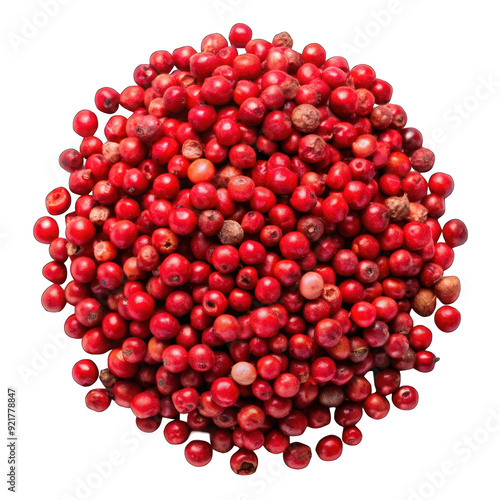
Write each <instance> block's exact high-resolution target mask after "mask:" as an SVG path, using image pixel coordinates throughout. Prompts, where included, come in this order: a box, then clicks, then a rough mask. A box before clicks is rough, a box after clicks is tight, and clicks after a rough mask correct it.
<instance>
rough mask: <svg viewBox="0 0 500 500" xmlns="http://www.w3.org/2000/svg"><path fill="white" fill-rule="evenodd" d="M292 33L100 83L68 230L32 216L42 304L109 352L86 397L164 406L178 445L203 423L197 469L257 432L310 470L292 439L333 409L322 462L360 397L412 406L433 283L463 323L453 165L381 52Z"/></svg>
mask: <svg viewBox="0 0 500 500" xmlns="http://www.w3.org/2000/svg"><path fill="white" fill-rule="evenodd" d="M292 45H293V42H292V39H291V37H290V35H288V34H287V33H280V34H279V35H276V36H275V37H274V39H273V41H272V43H270V42H268V41H265V40H260V39H252V31H251V29H250V28H249V27H248V26H246V25H244V24H237V25H235V26H234V27H233V28H232V29H231V32H230V34H229V43H228V42H227V41H226V39H225V38H224V37H223V36H222V35H220V34H211V35H208V36H207V37H206V38H205V39H204V40H203V42H202V45H201V52H197V51H196V50H195V49H194V48H192V47H181V48H178V49H176V50H174V51H173V53H172V54H170V53H169V52H167V51H164V50H162V51H158V52H155V53H154V54H152V56H151V58H150V62H149V64H142V65H140V66H138V67H137V68H136V70H135V71H134V80H135V83H136V85H134V86H131V87H128V88H126V89H125V90H124V91H123V92H122V93H121V94H120V93H118V92H116V91H115V90H113V89H111V88H109V87H106V88H102V89H100V90H99V91H98V92H97V94H96V97H95V104H96V107H97V109H98V110H99V111H101V112H103V113H107V114H113V116H112V117H111V118H110V119H109V120H108V121H107V123H106V125H105V127H104V135H105V137H106V142H105V143H103V142H102V141H101V140H100V139H99V138H98V137H96V136H95V135H94V134H95V133H96V131H97V128H98V119H97V117H96V115H95V114H94V113H93V112H92V111H89V110H84V111H80V112H79V113H78V114H77V115H76V116H75V119H74V122H73V128H74V130H75V132H76V133H77V134H78V135H80V136H82V137H83V141H82V143H81V145H80V149H79V151H78V150H75V149H68V150H66V151H64V152H63V153H62V154H61V156H60V159H59V162H60V165H61V167H62V168H63V169H64V170H66V171H67V172H69V174H70V176H69V190H70V191H71V192H73V193H74V194H75V195H77V199H76V201H75V204H74V209H73V211H72V212H70V213H67V214H66V215H65V225H66V231H65V238H63V237H60V236H59V227H58V224H57V222H56V221H55V220H54V219H53V218H52V217H49V216H45V217H42V218H41V219H39V220H38V221H37V222H36V224H35V228H34V235H35V238H36V239H37V240H38V241H40V242H42V243H45V244H48V245H49V253H50V256H51V258H52V259H53V260H52V262H50V263H48V264H47V265H45V266H44V268H43V275H44V276H45V278H47V279H48V280H49V281H51V282H52V283H53V284H52V285H51V286H50V287H49V288H48V289H47V290H46V291H45V292H44V293H43V295H42V304H43V306H44V308H45V309H46V310H48V311H51V312H57V311H61V310H62V309H63V308H64V307H65V305H66V304H67V303H68V304H70V305H72V306H74V308H75V311H74V314H72V315H71V316H69V318H68V319H67V320H66V323H65V332H66V334H67V335H68V336H69V337H71V338H74V339H81V341H82V347H83V349H84V351H85V352H86V353H88V354H96V355H97V354H104V353H107V352H109V356H108V366H107V368H104V369H103V370H101V371H100V373H99V370H98V368H97V366H96V364H95V363H94V362H93V361H92V360H90V359H84V360H81V361H79V362H78V363H76V365H75V366H74V368H73V377H74V379H75V381H76V382H77V383H79V384H81V385H83V386H90V385H92V384H94V383H95V382H96V381H97V379H98V378H100V381H101V383H102V384H103V386H104V388H102V389H92V390H91V391H90V392H89V393H88V394H87V396H86V404H87V406H88V407H89V408H90V409H92V410H95V411H103V410H105V409H106V408H108V406H109V405H110V403H111V401H112V400H114V401H115V403H116V404H118V405H120V406H123V407H126V408H131V409H132V411H133V413H134V415H135V416H136V417H137V418H136V422H137V426H138V427H139V428H140V429H141V430H143V431H145V432H153V431H155V430H157V429H158V428H159V427H160V425H161V423H162V419H163V418H166V419H168V420H169V422H168V423H167V424H166V426H165V428H164V435H165V439H166V440H167V441H168V442H169V443H171V444H181V443H185V442H186V441H187V440H188V439H189V436H190V434H191V432H192V431H195V432H204V433H206V435H207V438H209V439H208V440H207V441H204V440H198V439H196V440H193V441H191V442H189V443H188V444H187V446H186V448H185V456H186V459H187V460H188V462H189V463H191V464H192V465H195V466H202V465H206V464H207V463H209V462H210V460H211V458H212V453H213V450H215V451H217V452H220V453H227V452H229V451H230V450H232V449H233V447H234V446H236V447H237V448H238V451H236V453H234V454H233V455H232V457H231V460H230V464H231V468H232V469H233V471H234V472H236V473H238V474H243V475H247V474H252V473H253V472H255V470H256V468H257V456H256V454H255V451H256V450H257V449H259V448H261V447H264V448H266V449H267V450H268V451H269V452H270V453H275V454H281V453H282V454H283V458H284V461H285V463H286V464H287V465H288V466H289V467H291V468H294V469H301V468H303V467H305V466H307V465H308V463H309V461H310V459H311V449H310V448H309V446H307V445H305V444H302V443H299V442H292V443H291V442H290V438H294V439H295V438H296V437H297V436H300V435H301V434H303V433H304V432H305V430H306V428H307V427H312V428H319V427H324V426H327V425H328V424H330V421H331V412H332V409H334V410H333V414H334V419H335V422H336V423H337V424H338V425H339V426H340V427H341V428H342V433H341V438H339V437H337V436H334V435H328V436H326V437H323V438H322V439H321V440H320V441H319V443H318V445H317V447H316V451H317V454H318V455H319V457H320V458H321V459H322V460H336V459H337V458H338V457H339V456H340V455H341V453H342V447H343V443H345V444H347V445H356V444H358V443H359V442H360V441H361V439H362V434H361V431H360V430H359V429H358V427H357V424H358V422H359V420H360V419H361V417H362V415H363V413H366V414H367V415H368V416H369V417H371V418H374V419H381V418H383V417H385V416H386V415H387V413H388V412H389V409H390V403H389V400H388V397H389V396H391V398H392V402H393V404H394V405H395V406H396V407H397V408H400V409H402V410H411V409H413V408H414V407H415V406H416V405H417V402H418V393H417V391H416V390H415V389H414V388H413V387H410V386H402V385H401V372H402V371H404V370H410V369H412V368H415V369H416V370H418V371H420V372H429V371H431V370H432V369H433V368H434V364H435V362H436V357H435V356H434V354H433V353H432V352H430V351H428V350H427V349H428V348H429V346H430V344H431V341H432V333H431V331H430V330H429V329H428V328H427V327H425V326H420V325H416V326H414V317H412V315H411V312H412V311H414V312H415V313H416V314H418V315H420V316H430V315H432V314H433V313H434V311H435V309H436V301H437V300H439V301H440V302H441V303H442V304H443V306H441V307H440V308H438V310H437V311H436V312H435V316H434V318H435V323H436V326H437V327H438V328H439V329H440V330H442V331H444V332H452V331H454V330H455V329H456V328H457V327H458V326H459V323H460V314H459V312H458V311H457V310H456V309H455V308H454V307H452V306H450V304H452V303H453V302H454V301H455V300H456V299H457V298H458V296H459V293H460V281H459V280H458V278H456V277H454V276H446V277H445V276H444V272H445V270H447V269H448V268H449V267H450V266H451V265H452V263H453V260H454V250H453V249H454V247H456V246H459V245H461V244H463V243H465V241H466V240H467V229H466V227H465V225H464V224H463V223H462V222H461V221H459V220H457V219H453V220H450V221H448V222H447V223H446V224H444V226H443V227H441V223H440V219H441V217H442V216H443V215H444V213H445V198H446V197H448V196H449V195H450V194H451V193H452V191H453V187H454V186H453V179H452V178H451V177H450V176H449V175H447V174H445V173H435V174H433V175H432V176H430V178H428V179H426V178H425V177H424V176H423V175H422V174H424V173H426V172H429V171H430V170H431V169H432V167H433V165H434V154H433V153H432V152H431V151H429V150H428V149H426V148H423V147H422V135H421V133H420V132H419V131H418V130H417V129H415V128H411V127H406V123H407V116H406V113H405V111H404V110H403V108H401V106H398V105H396V104H390V103H389V102H390V99H391V95H392V87H391V86H390V85H389V84H388V83H387V82H385V81H383V80H380V79H378V78H376V76H375V72H374V70H373V69H372V68H371V67H370V66H367V65H363V64H360V65H357V66H355V67H353V68H352V69H349V66H348V63H347V61H346V60H345V59H344V58H342V57H331V58H329V59H327V58H326V53H325V50H324V49H323V47H321V46H320V45H318V44H316V43H312V44H309V45H307V46H306V47H305V49H304V50H303V51H302V53H300V52H297V51H295V50H293V48H292ZM238 49H244V50H238ZM174 68H175V69H174ZM120 106H121V107H122V108H123V110H124V111H128V112H131V114H130V115H129V116H128V117H126V116H123V115H120V114H114V113H116V112H117V111H118V109H119V107H120ZM71 203H72V201H71V195H70V193H69V191H68V190H67V189H66V188H64V187H58V188H56V189H54V190H53V191H52V192H51V193H49V195H48V196H47V198H46V207H47V211H48V212H49V214H50V215H53V216H60V215H62V214H64V213H65V212H67V211H68V210H69V209H70V207H71V206H72V205H71ZM441 236H443V239H444V241H440V238H441ZM68 259H69V261H70V273H71V277H72V281H69V282H68V283H67V284H66V285H65V287H64V288H63V286H62V285H64V284H65V283H66V280H67V269H66V266H65V262H66V261H67V260H68ZM370 372H373V377H374V378H373V379H372V380H373V382H370V381H369V373H370ZM370 377H371V376H370ZM182 416H185V417H186V418H181V417H182Z"/></svg>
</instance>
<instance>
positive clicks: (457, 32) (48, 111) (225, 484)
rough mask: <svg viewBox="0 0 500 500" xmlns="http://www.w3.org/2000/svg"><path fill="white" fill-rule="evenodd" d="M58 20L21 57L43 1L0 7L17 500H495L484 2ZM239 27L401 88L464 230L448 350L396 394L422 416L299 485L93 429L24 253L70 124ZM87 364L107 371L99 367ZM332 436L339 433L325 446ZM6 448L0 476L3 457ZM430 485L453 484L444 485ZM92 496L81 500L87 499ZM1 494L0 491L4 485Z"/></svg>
mask: <svg viewBox="0 0 500 500" xmlns="http://www.w3.org/2000/svg"><path fill="white" fill-rule="evenodd" d="M53 2H55V5H56V7H55V8H54V7H53V9H54V10H57V12H53V13H52V14H51V16H50V18H48V22H46V24H45V25H44V26H43V27H40V28H35V31H32V32H31V33H28V35H29V37H30V38H29V39H28V38H26V37H25V38H24V40H21V39H20V37H23V36H24V35H26V28H25V31H24V35H23V31H22V30H23V26H25V25H26V22H28V21H30V20H31V21H33V20H37V21H40V19H41V20H42V22H43V15H42V17H37V16H40V12H43V11H42V10H41V3H42V2H38V1H35V0H23V1H16V2H13V1H11V2H5V1H4V2H2V7H1V10H2V13H1V15H0V19H1V21H0V23H1V42H0V50H1V52H2V59H1V61H2V64H1V74H2V78H1V83H0V86H1V92H0V95H1V103H2V107H1V112H0V113H1V119H0V127H1V133H0V137H1V144H2V148H1V155H0V158H1V186H2V187H1V196H0V213H1V218H0V238H1V240H0V252H1V269H2V275H1V286H0V294H1V296H0V307H1V318H2V324H1V331H2V338H3V343H2V345H3V349H2V353H3V354H2V361H1V363H0V364H1V370H2V386H3V389H2V390H3V391H5V392H3V394H4V395H3V396H2V398H3V400H4V402H2V408H3V409H4V410H3V412H4V415H6V402H5V400H6V387H7V385H10V386H14V387H16V388H17V391H18V397H19V404H18V416H19V430H18V432H19V442H18V445H19V447H18V453H19V460H20V462H19V475H18V493H17V496H18V498H21V499H33V498H44V499H45V498H51V499H66V500H68V499H70V498H72V499H76V498H80V499H81V498H92V499H109V498H126V499H128V498H205V499H207V500H212V499H220V498H225V499H229V500H233V499H235V500H250V499H251V500H254V499H257V498H259V499H263V500H267V499H271V498H272V499H274V498H290V499H299V498H300V499H302V498H306V497H308V496H310V495H313V496H314V497H318V498H331V497H335V498H345V497H347V498H352V499H366V498H373V499H376V500H378V499H384V500H393V499H394V500H407V499H412V500H416V499H418V498H436V499H452V498H453V499H464V498H498V493H497V492H498V477H497V476H498V465H499V463H500V447H499V444H500V394H499V390H498V382H499V377H498V355H499V351H500V340H499V339H500V335H499V326H498V317H499V310H500V309H499V306H498V287H499V285H498V282H499V278H500V276H499V265H498V243H499V238H498V234H499V230H498V223H499V222H498V221H499V209H498V201H499V191H498V190H499V186H500V183H499V181H500V174H499V172H500V165H499V161H498V152H499V150H498V148H499V132H500V130H499V126H498V125H499V119H498V115H499V113H500V106H499V103H500V67H499V58H498V49H499V45H500V44H499V31H498V15H499V13H500V12H499V10H498V8H495V7H496V4H495V3H494V2H491V1H488V0H476V1H475V2H472V3H471V2H464V1H456V0H455V1H450V0H446V1H439V2H436V1H432V0H413V1H409V0H378V1H374V2H369V1H368V0H357V1H355V2H348V1H342V2H338V1H315V0H307V1H303V2H298V1H270V0H265V1H261V0H219V1H218V2H214V1H212V0H207V1H194V0H190V1H185V2H181V1H176V2H167V1H160V0H141V1H140V2H134V1H129V0H121V1H106V2H103V1H98V0H86V1H77V0H64V5H63V2H62V0H52V3H53ZM49 3H50V2H49ZM26 20H28V21H26ZM236 22H246V23H247V24H249V25H250V26H251V27H252V28H253V30H254V37H257V38H265V39H272V37H273V35H274V34H276V33H278V32H280V31H283V30H286V31H289V32H290V34H291V35H292V37H293V38H294V40H295V45H294V48H295V49H296V50H301V49H302V48H303V47H304V46H305V45H306V44H307V43H310V42H319V43H321V44H322V45H323V46H324V47H325V48H326V50H327V54H328V56H333V55H345V56H347V58H348V60H349V62H350V64H351V66H352V65H355V64H358V63H369V64H370V65H372V66H373V67H374V68H375V69H376V71H377V75H378V76H379V77H381V78H383V79H386V80H388V81H389V82H390V83H391V84H392V85H393V86H394V96H393V102H395V103H398V104H401V105H403V106H404V108H405V109H406V111H407V113H408V116H409V122H408V125H409V126H416V127H418V128H419V129H420V130H421V131H422V132H423V133H424V136H425V137H426V139H427V144H432V146H433V149H434V150H435V152H436V156H437V162H436V168H435V170H437V171H439V170H442V171H446V172H448V173H451V174H452V175H453V176H454V178H455V182H456V189H455V192H454V193H453V195H452V196H451V198H449V199H448V200H447V212H446V215H445V219H444V220H446V218H453V217H459V218H462V219H463V220H464V221H465V222H466V223H467V225H468V227H469V242H468V243H467V245H466V246H465V247H461V248H458V249H457V252H456V260H455V264H454V265H453V267H452V269H451V272H452V273H453V274H456V275H458V276H460V278H461V280H462V283H463V293H462V296H461V298H460V299H459V302H458V303H457V304H458V307H459V308H460V310H461V312H462V316H463V320H462V325H461V327H460V329H459V330H458V331H457V332H455V333H451V334H445V333H439V332H436V335H435V341H434V343H433V345H432V350H433V351H434V352H435V353H436V354H437V355H438V356H440V357H441V361H440V363H439V364H438V366H437V368H436V370H435V371H434V372H432V373H430V374H421V373H417V372H412V373H408V372H405V373H404V374H403V382H404V383H410V384H415V385H416V387H417V388H418V390H419V392H420V404H419V406H418V407H417V409H416V410H415V411H412V412H408V413H405V412H401V411H398V410H397V409H395V408H393V409H392V410H391V412H390V414H389V416H388V417H387V418H386V419H384V420H383V421H377V422H376V421H372V420H370V419H369V418H367V417H365V418H364V419H363V420H362V421H361V425H360V427H361V429H362V431H363V433H364V438H363V442H362V443H361V445H359V446H358V447H354V448H349V447H345V448H344V454H343V456H342V457H341V459H340V460H338V461H337V462H334V463H324V462H321V461H320V460H319V459H318V458H317V457H315V458H313V460H312V462H311V464H310V466H309V467H308V468H307V469H306V470H303V471H292V470H290V469H287V468H286V467H285V466H284V464H283V462H282V460H281V457H276V456H272V455H269V454H268V453H267V452H265V450H261V451H260V452H258V453H259V458H260V466H259V470H258V472H257V473H256V474H255V475H254V476H250V477H247V478H243V477H237V476H236V475H234V474H233V473H232V472H231V470H230V469H229V465H228V460H229V456H228V455H220V454H216V456H215V457H214V460H213V461H212V463H211V464H210V465H209V466H208V467H205V468H202V469H194V468H192V467H191V466H190V465H188V464H187V463H186V462H185V460H184V457H183V447H182V446H180V447H173V446H170V445H168V444H167V443H166V442H165V440H164V438H163V435H162V428H161V429H160V430H158V431H157V432H156V433H154V434H152V435H145V434H140V433H139V432H138V431H135V430H134V428H135V423H134V418H133V415H132V413H131V412H130V411H127V410H124V409H122V408H119V407H117V406H116V405H114V406H112V407H111V408H110V409H109V410H108V411H106V412H105V413H103V414H97V413H94V412H91V411H89V410H87V408H86V407H85V405H84V396H85V393H86V391H87V389H85V388H82V387H79V386H77V385H76V384H75V383H74V382H73V380H72V378H71V368H72V366H73V364H74V363H75V362H76V361H77V360H78V359H80V358H81V357H85V356H83V354H82V350H81V347H80V343H79V342H78V341H70V340H69V339H65V337H64V335H63V334H61V332H62V326H63V323H64V318H65V316H67V315H68V314H70V311H69V307H68V308H67V310H65V311H64V313H61V314H58V315H53V314H49V313H46V312H45V311H44V310H43V309H42V307H41V305H40V295H41V293H42V291H43V290H44V289H45V288H46V286H47V282H46V281H45V280H44V279H43V278H42V276H41V268H42V266H43V265H44V264H45V263H46V262H48V260H49V257H48V254H47V249H46V248H45V247H43V246H42V245H39V244H37V243H36V242H35V241H34V239H33V237H32V226H33V223H34V222H35V220H36V219H37V218H38V217H40V216H41V215H44V198H45V195H46V193H47V192H49V191H50V190H51V189H53V188H54V187H56V186H58V185H64V184H65V183H66V182H67V174H66V173H64V172H63V171H62V170H58V167H57V158H58V155H59V153H60V152H61V151H62V150H63V149H66V148H68V147H78V145H79V143H80V140H79V138H78V137H77V136H76V134H74V133H73V131H72V128H71V123H72V119H73V116H74V114H75V113H76V112H77V111H78V110H80V109H82V108H87V107H89V108H90V109H93V97H94V93H95V91H96V90H97V89H98V88H100V87H102V86H111V87H114V88H116V89H117V90H119V91H121V90H122V89H123V88H125V87H126V86H128V85H131V84H133V80H132V72H133V70H134V68H135V67H136V66H137V65H138V64H139V63H145V62H147V61H148V59H149V55H150V53H152V52H153V51H155V50H158V49H168V50H170V51H172V50H173V49H175V48H176V47H178V46H182V45H192V46H194V47H196V48H199V45H200V42H201V40H202V38H203V36H205V35H206V34H208V33H211V32H221V33H223V34H224V35H225V36H227V34H228V32H229V29H230V27H231V26H232V25H233V24H234V23H236ZM484 82H490V83H489V84H486V85H485V83H484ZM425 324H432V322H426V323H425ZM100 363H101V366H100V367H101V368H102V367H103V366H104V363H105V359H102V360H100ZM495 416H496V423H493V422H494V417H495ZM0 420H1V419H0ZM4 422H5V420H4ZM3 425H4V426H6V423H4V424H3ZM338 431H339V429H338V428H337V427H336V424H332V425H331V429H328V432H331V433H338ZM1 432H2V435H5V434H4V433H5V432H6V430H3V429H2V431H1ZM325 432H326V429H321V430H309V431H308V432H307V434H306V436H305V437H304V436H302V437H301V438H300V440H301V441H305V442H307V443H308V444H310V445H311V446H315V443H316V442H317V440H318V439H319V438H320V437H321V436H322V435H324V434H325ZM1 448H2V449H3V450H4V451H2V453H1V454H0V461H1V462H2V469H1V470H2V471H5V470H6V465H5V466H4V465H3V464H6V461H7V458H6V454H7V449H6V448H5V447H4V446H2V447H1ZM110 461H113V464H114V465H112V466H111V468H110V466H109V463H110ZM103 462H107V463H108V465H107V466H106V465H104V466H103V465H102V463H103ZM99 464H101V466H99ZM102 467H104V469H102ZM443 468H444V469H445V470H446V473H447V474H446V475H443V474H442V473H441V472H439V471H442V470H443ZM97 469H100V471H101V472H99V473H98V472H96V470H97ZM3 474H4V472H2V478H5V476H4V475H3ZM88 482H90V483H91V487H90V489H88V487H87V490H86V489H85V488H84V487H82V486H81V485H82V484H83V483H88ZM79 485H80V486H79ZM0 488H1V489H2V490H3V491H6V488H7V485H6V483H5V482H4V479H2V484H1V485H0ZM2 497H3V492H2Z"/></svg>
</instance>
